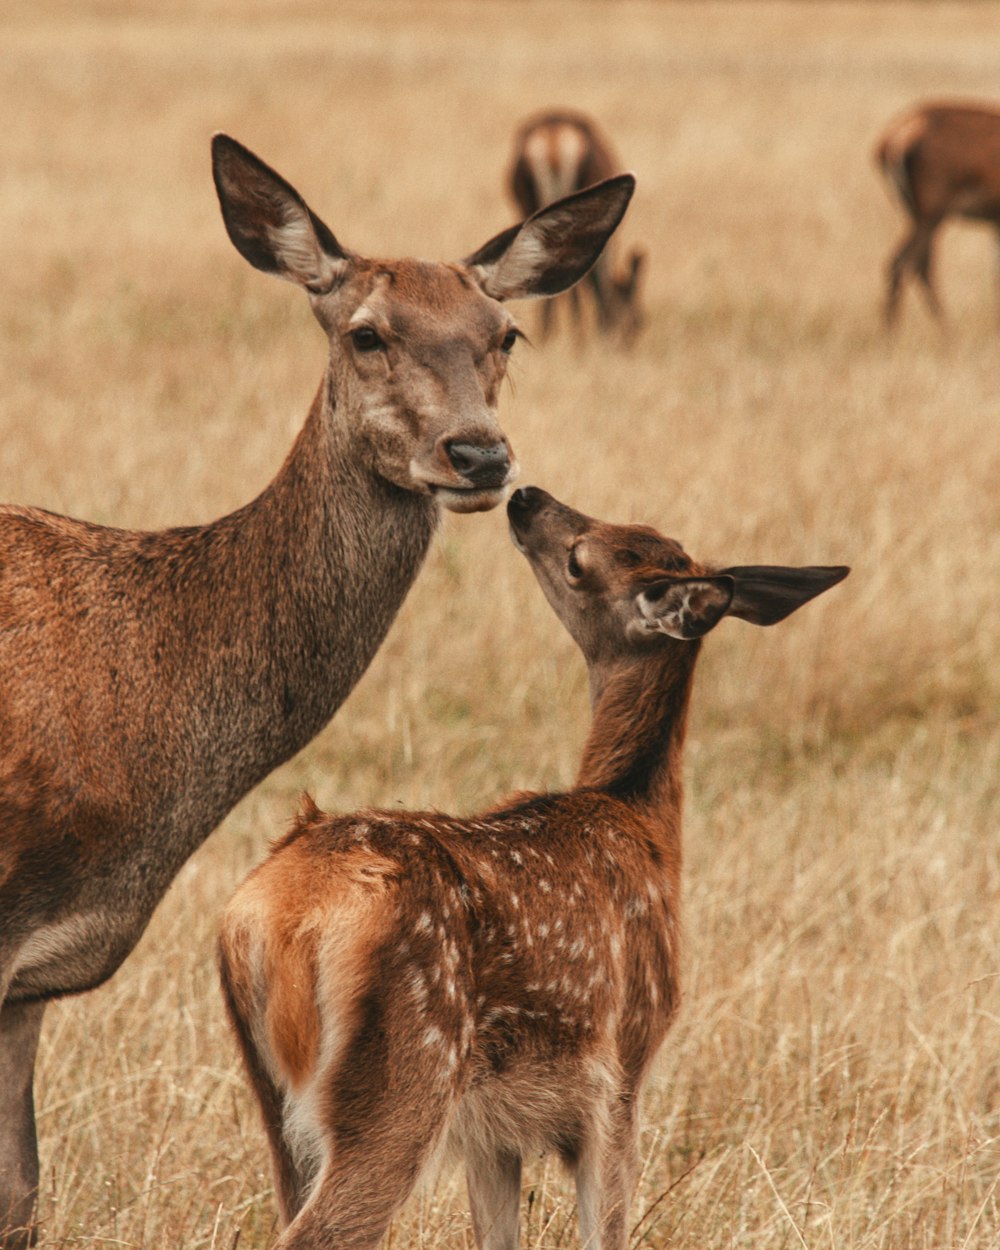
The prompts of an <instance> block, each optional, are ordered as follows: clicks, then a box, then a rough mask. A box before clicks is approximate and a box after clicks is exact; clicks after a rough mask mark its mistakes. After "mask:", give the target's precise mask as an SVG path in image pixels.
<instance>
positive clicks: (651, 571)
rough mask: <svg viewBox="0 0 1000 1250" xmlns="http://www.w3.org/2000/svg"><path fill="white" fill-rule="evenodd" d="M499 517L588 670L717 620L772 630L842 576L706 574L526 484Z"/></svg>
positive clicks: (631, 528) (651, 535) (788, 571)
mask: <svg viewBox="0 0 1000 1250" xmlns="http://www.w3.org/2000/svg"><path fill="white" fill-rule="evenodd" d="M507 516H508V519H509V521H510V528H511V536H512V538H513V540H514V545H515V546H516V547H517V548H518V550H519V551H521V552H523V553H524V555H525V556H527V558H528V562H529V563H530V564H531V568H532V571H533V572H534V574H535V576H536V577H537V578H538V582H539V585H540V586H541V588H542V590H543V591H544V592H545V597H546V598H547V599H548V601H549V603H550V604H551V605H552V608H553V610H554V611H555V613H556V615H557V616H558V617H559V619H560V620H561V621H562V623H563V624H564V625H565V626H566V628H567V629H568V630H569V632H570V634H571V635H572V636H573V639H574V640H575V641H576V643H577V645H578V646H579V647H580V649H581V651H583V654H584V656H585V657H586V659H587V662H588V664H602V663H608V662H614V661H615V660H618V659H622V658H625V657H627V656H629V655H641V654H648V652H649V649H650V648H656V647H663V646H669V645H672V644H671V642H670V641H669V640H679V641H690V640H693V639H698V638H701V637H702V636H703V635H705V634H707V633H708V631H709V630H710V629H713V628H714V627H715V626H716V625H717V624H718V623H719V621H721V620H722V618H723V617H724V616H738V617H740V618H741V619H742V620H744V621H750V622H752V623H753V624H754V625H773V624H775V623H776V622H777V621H780V620H783V619H784V618H785V617H786V616H788V615H790V613H792V612H794V611H795V609H796V608H799V607H801V606H802V605H803V604H804V603H807V602H808V601H809V600H810V599H812V598H814V597H815V596H816V595H818V594H821V593H822V592H823V591H824V590H828V589H829V588H830V587H831V586H834V585H836V583H837V582H839V581H841V580H842V579H843V578H845V577H846V576H847V574H848V572H849V569H847V568H845V567H844V566H842V565H841V566H836V567H830V568H817V567H812V568H799V569H793V568H782V567H777V566H772V565H760V566H739V567H733V568H727V569H718V570H713V569H709V568H707V567H706V566H704V565H701V564H698V563H697V562H696V561H695V560H692V559H691V557H690V556H689V555H687V554H686V553H685V552H684V550H683V548H682V547H681V546H680V544H679V543H677V542H675V541H674V540H673V539H671V538H664V537H662V535H660V534H658V533H657V532H656V531H655V530H653V529H650V528H649V527H648V526H645V525H611V524H609V523H607V522H604V521H597V520H595V519H594V518H593V517H589V516H585V515H584V514H583V513H582V512H576V511H575V510H574V509H573V508H568V507H567V506H566V505H565V504H562V503H560V502H559V501H558V500H557V499H553V497H552V496H551V495H549V494H548V493H547V492H546V491H543V490H539V489H538V488H537V487H534V486H527V487H524V488H522V489H521V490H517V491H515V492H514V494H513V495H512V496H511V498H510V502H509V503H508V505H507Z"/></svg>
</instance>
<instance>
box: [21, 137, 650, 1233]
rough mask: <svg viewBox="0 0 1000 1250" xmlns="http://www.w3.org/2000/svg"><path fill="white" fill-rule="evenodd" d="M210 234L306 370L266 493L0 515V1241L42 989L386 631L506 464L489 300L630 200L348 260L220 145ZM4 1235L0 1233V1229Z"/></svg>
mask: <svg viewBox="0 0 1000 1250" xmlns="http://www.w3.org/2000/svg"><path fill="white" fill-rule="evenodd" d="M212 152H213V163H214V174H215V183H216V187H217V190H218V194H219V200H220V202H221V206H222V213H223V217H224V219H225V224H226V227H227V230H228V232H229V235H230V238H231V239H232V241H233V243H234V244H235V245H236V247H237V248H238V249H239V251H240V252H241V253H242V254H243V256H244V257H245V258H246V259H247V260H248V261H249V262H250V263H251V264H252V265H255V266H256V267H257V268H258V269H262V270H264V271H265V272H270V273H274V274H277V275H278V276H279V277H282V278H286V279H288V280H289V281H291V282H294V283H296V284H298V285H299V286H301V287H302V289H303V290H304V291H305V293H306V294H307V295H308V297H309V300H310V303H311V305H312V308H313V311H314V313H315V314H316V317H317V319H318V321H319V323H320V325H321V326H322V327H323V329H324V330H325V332H326V334H327V336H328V339H329V359H328V363H327V367H326V372H325V374H324V377H323V379H322V382H321V383H320V387H319V391H318V393H317V395H316V399H315V401H314V403H313V405H312V410H311V411H310V413H309V416H308V418H307V420H306V422H305V426H304V428H303V429H302V431H301V433H300V434H299V436H298V439H297V440H296V442H295V445H294V447H293V448H292V451H291V453H290V455H289V456H288V458H287V460H286V461H285V463H284V465H283V467H282V468H281V470H280V472H279V473H278V475H277V477H276V478H275V479H274V481H273V482H272V483H271V484H270V485H269V486H268V487H267V488H266V490H264V492H263V493H262V494H261V495H260V496H259V497H258V498H257V499H255V500H253V502H251V503H249V504H247V505H246V506H245V507H243V508H241V509H240V510H239V511H237V512H235V513H233V514H232V515H231V516H226V517H223V518H222V519H221V520H218V521H215V522H214V523H212V524H210V525H204V526H198V527H192V528H184V529H172V530H167V531H164V532H162V533H138V532H134V531H125V530H117V529H108V528H105V527H102V526H97V525H90V524H87V523H86V522H83V521H75V520H71V519H69V518H67V517H62V516H55V515H53V514H51V513H48V512H43V511H41V510H40V509H34V508H23V507H16V506H8V507H3V508H0V691H2V693H0V1004H2V1008H0V1245H6V1246H7V1247H13V1246H20V1245H23V1244H24V1243H25V1242H26V1241H27V1240H29V1239H30V1238H31V1236H32V1235H33V1234H31V1233H29V1232H28V1231H27V1230H28V1228H29V1226H30V1223H31V1219H32V1210H33V1205H34V1200H35V1191H36V1188H37V1182H38V1159H37V1149H36V1136H35V1120H34V1106H33V1097H32V1073H33V1068H34V1060H35V1052H36V1048H37V1043H38V1034H39V1029H40V1027H41V1022H42V1012H43V1010H44V1004H45V1002H46V1000H47V999H50V998H53V997H56V996H58V995H63V994H75V993H79V992H81V991H83V990H87V989H90V988H91V987H93V986H96V985H99V984H100V983H101V982H102V981H104V980H105V979H106V978H107V977H109V976H110V975H111V974H112V973H113V972H114V971H115V969H116V968H117V967H118V965H119V964H120V963H121V961H122V960H123V959H124V958H125V956H126V955H127V954H128V953H129V951H131V949H132V948H133V946H134V945H135V943H136V942H137V941H138V939H139V936H140V934H141V933H142V931H143V929H144V928H145V926H146V923H147V921H148V920H149V917H150V915H151V913H152V911H153V909H154V907H155V906H156V904H157V902H158V901H159V899H160V898H161V897H162V895H163V893H164V892H165V890H166V888H167V886H168V885H169V883H170V881H171V879H172V878H173V876H174V875H175V874H176V872H177V871H178V869H179V868H180V866H181V865H182V864H183V863H184V861H185V860H186V859H187V858H188V856H189V855H190V854H191V853H192V851H194V850H195V848H196V847H197V846H198V845H199V844H200V843H201V842H202V841H203V840H204V839H205V838H206V837H207V836H208V834H209V833H210V832H211V831H212V829H214V828H215V826H216V825H217V824H218V823H219V821H220V820H221V819H222V818H223V816H225V814H226V813H227V812H228V811H229V810H230V808H231V807H232V806H233V805H234V804H235V803H236V802H237V800H238V799H239V798H240V797H241V796H242V795H244V794H245V793H246V792H247V791H248V790H249V789H250V788H251V787H252V786H254V785H255V784H256V783H257V782H258V781H260V780H261V779H262V778H263V777H264V776H265V775H266V774H267V773H269V772H270V771H271V770H272V769H273V768H275V767H276V766H277V765H279V764H281V763H282V762H283V761H284V760H287V759H288V758H289V757H290V756H291V755H293V754H294V753H295V752H296V751H298V750H299V749H300V748H301V747H303V746H304V745H305V744H306V743H307V742H308V741H309V740H310V739H311V738H312V737H313V736H314V735H315V734H316V733H317V732H318V731H319V730H320V729H321V728H322V727H323V726H324V725H325V724H326V723H327V721H328V720H329V719H330V717H331V716H332V715H333V713H334V712H335V711H336V710H337V708H338V707H339V705H340V704H341V703H342V702H343V700H344V698H345V697H346V696H347V694H348V692H349V691H350V690H351V688H352V687H353V686H354V684H355V683H356V682H357V680H358V678H359V677H360V676H361V674H362V673H363V672H364V670H365V668H366V667H367V665H368V663H369V661H370V660H371V658H372V656H373V655H374V653H375V651H376V650H377V648H378V646H379V644H380V643H381V641H382V639H383V638H384V636H385V633H386V631H387V629H388V628H389V625H390V623H391V621H392V619H393V617H394V616H395V614H396V612H397V610H398V608H399V606H400V603H401V602H402V600H403V598H404V597H405V595H406V593H407V591H408V590H409V588H410V585H411V584H412V582H413V579H414V577H415V576H416V574H417V571H418V569H419V568H420V564H421V562H422V560H423V558H424V555H425V553H426V551H427V548H428V544H429V543H430V539H431V535H432V533H433V530H434V528H435V525H436V523H437V520H438V516H439V511H440V508H441V506H444V507H446V508H450V509H451V510H453V511H455V512H471V511H476V510H482V509H486V508H492V507H495V506H496V505H497V504H498V503H500V501H501V500H502V499H503V498H504V496H505V494H506V488H507V486H508V483H509V482H511V481H512V480H513V478H514V477H515V476H516V466H515V462H514V459H513V456H512V455H511V451H510V447H509V445H508V442H507V439H506V438H505V437H504V434H503V432H502V430H501V429H500V426H499V425H498V423H497V412H496V409H497V398H498V394H499V390H500V385H501V382H502V381H503V378H504V374H505V372H506V368H507V357H508V355H509V354H510V351H511V349H512V348H513V346H514V343H515V340H516V339H517V337H518V330H517V328H516V326H515V323H514V321H513V319H512V318H511V316H510V314H509V313H508V312H507V311H505V309H504V307H503V305H502V301H504V300H509V299H516V298H521V297H525V296H540V295H551V294H554V293H556V292H558V291H562V290H564V289H565V288H566V287H567V286H569V285H570V283H572V282H575V281H576V280H577V279H578V278H580V277H581V276H582V275H583V274H584V273H585V272H586V270H587V269H588V268H589V266H590V265H591V264H593V262H594V260H595V259H596V257H597V255H598V253H599V252H600V250H601V248H602V246H603V245H604V243H605V242H606V240H607V238H608V236H609V235H610V234H611V232H612V231H613V230H614V229H615V227H616V226H617V224H618V222H619V220H620V219H621V216H622V214H623V213H624V211H625V208H626V205H627V204H628V201H629V198H630V196H631V193H632V188H633V181H632V179H631V178H630V177H628V176H625V177H620V178H616V179H612V180H611V181H609V182H605V183H604V184H602V185H601V186H599V187H596V188H594V189H592V190H589V191H587V192H585V193H584V194H582V195H577V196H573V197H570V198H569V199H566V200H563V201H561V202H560V203H558V204H555V205H553V206H551V207H550V208H547V209H545V210H544V211H542V212H540V213H537V214H535V215H534V216H533V217H531V218H530V219H529V220H528V221H526V222H524V223H522V224H520V225H518V226H514V227H512V228H510V229H508V230H505V231H504V232H503V233H502V234H500V235H497V236H496V237H495V238H493V239H492V240H490V241H489V242H488V243H486V244H485V246H483V247H482V248H480V249H479V250H478V251H476V252H473V253H472V254H471V255H470V256H468V257H466V259H465V260H463V261H460V262H458V263H455V264H437V263H430V262H426V261H418V260H369V259H366V258H364V257H361V256H358V255H356V254H355V253H353V252H350V251H348V250H347V249H346V248H344V247H342V246H341V245H340V243H338V242H337V240H336V239H335V238H334V236H333V234H332V232H331V231H330V230H329V229H328V228H327V227H326V226H325V225H324V224H323V222H322V221H320V219H319V218H318V217H317V216H316V215H315V214H314V213H313V212H312V210H311V209H310V208H309V207H308V206H307V204H306V203H305V201H304V200H303V199H302V197H301V196H300V195H299V194H298V192H297V191H295V190H294V189H293V188H292V187H291V186H289V184H288V183H287V182H285V181H284V179H282V178H281V177H279V176H278V174H276V173H275V172H274V171H273V170H271V169H269V168H268V166H267V165H265V164H264V163H263V162H262V161H260V160H258V159H257V157H255V156H254V155H253V154H252V153H250V152H248V151H247V149H246V148H244V147H241V146H240V144H238V143H236V142H235V141H234V140H233V139H230V138H227V137H226V136H225V135H217V136H216V138H215V140H214V142H213V146H212ZM5 1230H6V1231H5Z"/></svg>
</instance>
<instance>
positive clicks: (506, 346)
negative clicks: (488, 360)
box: [500, 329, 519, 356]
mask: <svg viewBox="0 0 1000 1250" xmlns="http://www.w3.org/2000/svg"><path fill="white" fill-rule="evenodd" d="M518 337H519V336H518V333H517V331H516V330H513V329H512V330H508V331H507V333H506V334H505V335H504V336H503V341H502V342H501V344H500V350H501V351H502V352H503V354H504V355H505V356H509V355H510V354H511V352H512V351H513V350H514V344H515V343H516V342H517V340H518Z"/></svg>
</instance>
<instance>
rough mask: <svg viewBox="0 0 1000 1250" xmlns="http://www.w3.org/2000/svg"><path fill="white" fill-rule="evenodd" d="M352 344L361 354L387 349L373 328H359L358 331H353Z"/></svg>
mask: <svg viewBox="0 0 1000 1250" xmlns="http://www.w3.org/2000/svg"><path fill="white" fill-rule="evenodd" d="M351 342H352V343H353V344H354V346H355V348H356V349H357V350H358V351H359V352H379V351H382V350H383V349H384V347H385V343H383V342H382V340H381V339H380V338H379V336H378V335H377V334H376V333H375V331H374V330H373V329H372V328H371V326H358V328H357V329H356V330H352V331H351Z"/></svg>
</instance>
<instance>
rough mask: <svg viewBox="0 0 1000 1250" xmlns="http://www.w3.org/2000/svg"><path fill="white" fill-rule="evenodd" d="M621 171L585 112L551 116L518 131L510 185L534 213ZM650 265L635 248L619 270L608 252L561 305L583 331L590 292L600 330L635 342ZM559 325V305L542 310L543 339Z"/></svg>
mask: <svg viewBox="0 0 1000 1250" xmlns="http://www.w3.org/2000/svg"><path fill="white" fill-rule="evenodd" d="M619 170H620V165H619V162H618V159H617V157H616V156H615V155H614V152H613V150H612V148H611V145H610V143H609V141H608V140H607V139H606V138H605V136H604V135H602V134H601V132H600V130H599V129H598V127H597V126H596V124H595V123H594V122H593V121H592V120H591V119H590V118H588V117H585V116H584V115H583V114H582V113H574V112H568V111H558V112H550V113H543V114H540V115H539V116H537V117H533V118H530V119H529V120H528V121H526V122H525V123H524V125H522V126H521V127H520V129H519V130H518V132H517V135H516V137H515V140H514V160H513V163H512V165H511V168H510V173H509V185H510V191H511V195H512V196H513V198H514V202H515V203H516V204H517V206H518V208H519V210H520V211H521V212H522V213H535V212H537V211H538V210H539V209H540V208H542V207H543V206H544V205H546V204H550V203H551V202H552V201H553V200H557V199H559V198H560V197H561V196H565V195H569V194H571V193H572V192H574V191H579V190H581V189H582V188H583V187H587V186H590V185H591V184H592V183H595V182H600V181H601V180H602V179H605V178H610V177H611V176H612V175H613V174H616V173H618V172H619ZM645 261H646V254H645V252H643V251H641V250H640V249H638V248H633V249H632V251H631V252H629V255H628V259H627V260H626V262H625V265H624V267H623V268H621V269H618V268H616V266H615V258H614V255H613V252H612V249H611V248H610V247H609V248H605V249H604V251H603V253H602V254H601V256H600V257H599V259H598V260H597V263H596V264H595V265H594V267H593V269H591V271H590V273H589V274H588V275H587V277H586V279H585V280H584V282H582V283H581V284H580V286H579V287H577V288H574V289H573V290H571V291H569V292H568V293H567V295H566V299H565V301H562V300H560V301H558V302H559V303H568V304H570V305H571V306H572V309H573V320H574V322H575V324H576V325H577V327H579V326H580V324H581V306H580V298H581V291H582V290H584V289H586V290H588V291H589V292H590V294H591V296H592V297H593V301H594V310H595V315H596V318H597V327H598V329H599V331H600V332H601V333H602V334H605V335H614V336H617V337H618V338H620V340H621V341H622V342H624V343H626V344H627V343H631V342H632V341H633V340H634V339H635V337H636V335H637V334H638V333H639V331H640V330H641V328H642V325H643V321H644V316H643V310H642V304H641V301H640V298H639V286H640V279H641V277H642V270H643V267H644V265H645ZM554 320H555V303H554V302H553V303H547V304H545V305H544V306H543V308H542V334H543V336H544V337H546V338H547V337H548V336H549V335H550V334H551V332H552V328H553V325H554Z"/></svg>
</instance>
